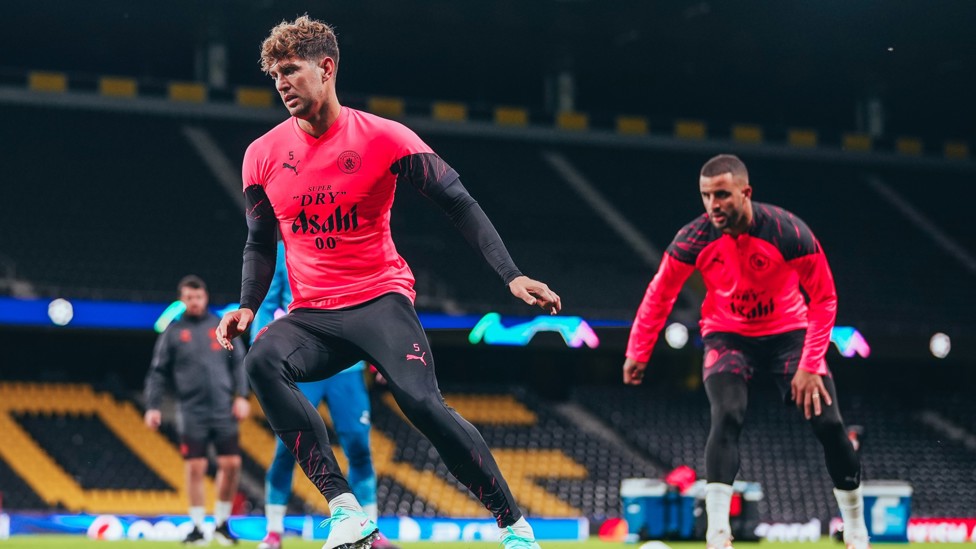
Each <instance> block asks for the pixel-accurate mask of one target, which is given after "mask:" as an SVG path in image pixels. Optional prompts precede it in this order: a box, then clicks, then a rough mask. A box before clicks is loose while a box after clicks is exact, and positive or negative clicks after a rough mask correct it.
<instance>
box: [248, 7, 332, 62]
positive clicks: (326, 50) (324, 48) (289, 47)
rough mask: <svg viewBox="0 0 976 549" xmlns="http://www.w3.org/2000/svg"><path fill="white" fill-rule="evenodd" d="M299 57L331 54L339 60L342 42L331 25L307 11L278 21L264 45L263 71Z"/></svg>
mask: <svg viewBox="0 0 976 549" xmlns="http://www.w3.org/2000/svg"><path fill="white" fill-rule="evenodd" d="M287 57H297V58H299V59H304V60H306V61H318V60H320V59H322V58H323V57H331V58H332V60H333V61H335V62H336V64H338V63H339V43H338V41H337V40H336V35H335V29H334V28H332V25H329V24H327V23H323V22H322V21H318V20H316V19H312V18H311V17H309V16H308V14H307V13H306V14H305V15H303V16H301V17H299V18H297V19H295V20H294V21H282V22H281V23H278V25H277V26H275V27H274V28H273V29H271V34H269V35H268V37H267V38H265V39H264V42H263V43H262V44H261V70H263V71H264V72H266V73H267V72H269V71H270V70H271V67H273V66H274V64H275V63H277V62H278V61H280V60H282V59H285V58H287Z"/></svg>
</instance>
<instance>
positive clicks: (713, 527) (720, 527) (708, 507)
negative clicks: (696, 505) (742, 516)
mask: <svg viewBox="0 0 976 549" xmlns="http://www.w3.org/2000/svg"><path fill="white" fill-rule="evenodd" d="M731 506H732V486H730V485H728V484H722V483H721V482H709V483H708V484H706V485H705V512H706V513H707V515H708V529H707V530H706V532H705V539H706V540H707V541H706V543H708V544H709V545H716V547H717V548H718V549H722V547H720V546H718V544H717V542H716V543H713V540H715V539H718V540H719V541H720V542H721V543H723V544H724V541H725V540H729V539H732V526H730V525H729V509H730V507H731Z"/></svg>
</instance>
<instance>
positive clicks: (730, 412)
mask: <svg viewBox="0 0 976 549" xmlns="http://www.w3.org/2000/svg"><path fill="white" fill-rule="evenodd" d="M745 418H746V409H745V407H744V406H742V407H740V406H728V405H722V404H713V405H712V429H713V430H717V432H718V433H720V434H726V433H728V434H735V433H738V432H740V431H741V430H742V425H743V423H745Z"/></svg>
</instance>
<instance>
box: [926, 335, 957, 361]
mask: <svg viewBox="0 0 976 549" xmlns="http://www.w3.org/2000/svg"><path fill="white" fill-rule="evenodd" d="M951 350H952V340H951V339H949V336H947V335H946V334H944V333H942V332H938V333H936V334H935V335H933V336H932V339H930V340H929V351H931V353H932V356H934V357H935V358H945V357H947V356H949V351H951Z"/></svg>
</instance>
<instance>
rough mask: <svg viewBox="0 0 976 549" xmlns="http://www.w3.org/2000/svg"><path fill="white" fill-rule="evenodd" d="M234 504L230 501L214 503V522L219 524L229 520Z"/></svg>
mask: <svg viewBox="0 0 976 549" xmlns="http://www.w3.org/2000/svg"><path fill="white" fill-rule="evenodd" d="M232 505H233V504H232V503H231V502H229V501H218V502H217V503H215V504H214V523H216V524H217V526H220V525H221V524H223V523H225V522H227V519H229V518H230V508H231V506H232Z"/></svg>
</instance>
